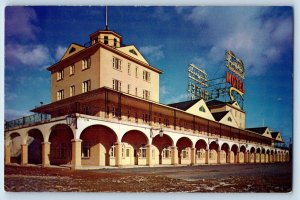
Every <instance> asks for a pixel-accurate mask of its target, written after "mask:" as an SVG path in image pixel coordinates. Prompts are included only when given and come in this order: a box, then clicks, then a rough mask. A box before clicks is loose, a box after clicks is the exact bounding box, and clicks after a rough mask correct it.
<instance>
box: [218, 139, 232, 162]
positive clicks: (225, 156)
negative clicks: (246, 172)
mask: <svg viewBox="0 0 300 200" xmlns="http://www.w3.org/2000/svg"><path fill="white" fill-rule="evenodd" d="M229 151H230V149H229V145H228V144H227V143H223V144H222V146H221V152H220V154H221V155H220V163H230V154H229Z"/></svg>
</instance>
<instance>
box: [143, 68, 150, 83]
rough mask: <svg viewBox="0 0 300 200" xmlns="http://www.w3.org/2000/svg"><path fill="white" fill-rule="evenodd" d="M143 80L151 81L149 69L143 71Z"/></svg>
mask: <svg viewBox="0 0 300 200" xmlns="http://www.w3.org/2000/svg"><path fill="white" fill-rule="evenodd" d="M143 80H144V81H148V82H149V81H150V72H148V71H145V70H144V71H143Z"/></svg>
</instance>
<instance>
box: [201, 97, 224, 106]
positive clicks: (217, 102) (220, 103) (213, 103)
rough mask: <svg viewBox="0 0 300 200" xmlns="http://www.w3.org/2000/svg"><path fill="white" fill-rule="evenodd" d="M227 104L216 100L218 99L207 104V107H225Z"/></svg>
mask: <svg viewBox="0 0 300 200" xmlns="http://www.w3.org/2000/svg"><path fill="white" fill-rule="evenodd" d="M226 104H227V103H226V102H223V101H219V100H216V99H214V100H211V101H207V102H206V105H207V106H208V107H210V106H216V105H220V106H224V105H226Z"/></svg>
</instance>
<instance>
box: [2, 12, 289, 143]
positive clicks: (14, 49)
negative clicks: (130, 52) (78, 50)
mask: <svg viewBox="0 0 300 200" xmlns="http://www.w3.org/2000/svg"><path fill="white" fill-rule="evenodd" d="M104 28H105V8H104V7H87V6H85V7H65V6H59V7H58V6H56V7H55V6H54V7H49V6H43V7H14V6H12V7H11V6H8V7H6V8H5V80H4V81H5V107H4V112H5V120H12V119H15V118H18V117H22V116H24V115H30V114H31V113H30V112H29V110H30V109H33V108H34V107H35V106H39V105H40V102H43V103H44V104H47V103H50V101H51V99H50V72H49V71H47V70H46V68H47V67H49V66H51V65H53V64H54V63H56V62H57V61H59V60H60V58H61V57H62V55H63V54H64V51H65V50H66V48H67V47H68V46H69V45H70V44H71V43H73V42H74V43H78V44H85V43H86V42H88V41H89V35H90V34H91V33H93V32H95V31H96V30H99V29H104ZM109 29H110V30H113V31H116V32H117V33H119V34H120V35H122V36H123V42H124V44H126V45H130V44H134V45H135V46H136V47H137V48H138V49H139V50H140V51H141V52H142V53H143V55H144V57H145V58H146V60H147V61H148V62H149V63H150V64H151V65H152V66H155V67H157V68H159V69H161V70H162V71H164V73H163V74H162V75H161V76H160V102H161V103H164V104H167V103H174V102H179V101H184V100H187V97H186V94H187V92H186V90H187V82H188V80H187V66H188V64H190V63H194V64H196V65H197V66H198V67H201V68H202V69H204V70H205V71H206V72H207V73H208V76H209V79H213V78H218V77H221V76H222V75H223V74H224V71H225V70H226V67H225V62H224V53H225V50H227V49H229V50H232V51H233V52H234V53H235V54H236V56H237V57H238V58H240V59H242V60H243V62H244V64H245V70H246V71H245V80H244V83H245V101H244V109H245V112H246V127H249V128H250V127H259V126H263V125H265V126H268V127H269V128H270V129H271V130H273V131H280V132H281V134H282V136H283V138H284V140H285V141H287V142H288V141H289V138H290V137H291V136H292V128H293V9H292V7H283V6H281V7H267V6H264V7H208V6H204V7H113V6H111V7H109Z"/></svg>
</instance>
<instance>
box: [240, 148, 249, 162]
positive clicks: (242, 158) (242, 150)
mask: <svg viewBox="0 0 300 200" xmlns="http://www.w3.org/2000/svg"><path fill="white" fill-rule="evenodd" d="M245 162H247V153H246V147H245V146H244V145H242V146H241V147H240V153H239V163H245Z"/></svg>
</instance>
